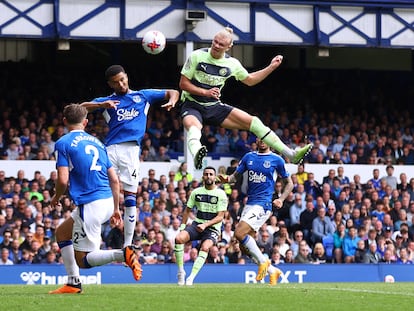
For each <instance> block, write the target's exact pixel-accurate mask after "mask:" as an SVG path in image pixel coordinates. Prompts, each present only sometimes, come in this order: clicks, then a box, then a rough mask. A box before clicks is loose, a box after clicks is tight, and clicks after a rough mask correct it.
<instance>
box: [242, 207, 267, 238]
mask: <svg viewBox="0 0 414 311" xmlns="http://www.w3.org/2000/svg"><path fill="white" fill-rule="evenodd" d="M271 215H272V211H266V212H265V211H264V210H263V207H261V206H260V205H245V206H244V208H243V211H242V214H241V217H240V221H244V222H245V223H247V224H248V225H249V226H250V227H251V228H252V229H253V230H254V231H256V232H257V231H259V229H260V227H261V226H262V225H263V224H264V223H265V222H266V221H267V220H268V219H269V217H270V216H271Z"/></svg>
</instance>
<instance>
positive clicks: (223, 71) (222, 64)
mask: <svg viewBox="0 0 414 311" xmlns="http://www.w3.org/2000/svg"><path fill="white" fill-rule="evenodd" d="M181 74H182V75H183V76H185V77H187V78H188V79H189V80H191V82H192V83H193V84H194V85H196V86H198V87H201V88H203V89H206V90H208V89H211V88H213V87H218V88H220V90H221V89H222V88H223V86H224V84H225V82H226V80H227V79H229V78H231V77H234V78H235V79H236V80H244V79H246V78H247V76H248V75H249V73H248V71H247V70H246V68H244V67H243V65H242V64H241V63H240V61H239V60H238V59H236V58H234V57H231V56H229V55H227V54H225V55H224V57H223V58H220V59H215V58H213V57H212V56H211V54H210V48H204V49H199V50H195V51H193V52H192V53H191V54H190V56H189V57H188V59H187V61H186V63H185V64H184V67H183V68H182V70H181ZM181 100H182V101H185V100H191V101H195V102H197V103H199V104H202V105H206V106H210V105H212V104H216V103H217V102H219V101H217V100H216V99H215V98H211V97H204V96H197V95H192V94H190V93H188V92H187V91H183V92H182V94H181Z"/></svg>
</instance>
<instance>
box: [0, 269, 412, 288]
mask: <svg viewBox="0 0 414 311" xmlns="http://www.w3.org/2000/svg"><path fill="white" fill-rule="evenodd" d="M279 268H280V269H282V271H283V274H282V276H281V278H280V279H279V283H281V284H283V283H314V282H384V281H385V278H386V276H388V277H387V279H389V276H390V275H391V276H392V278H391V279H392V280H395V282H413V281H414V269H413V266H412V265H399V264H391V265H388V264H340V265H338V264H320V265H315V264H293V265H292V264H289V265H288V264H285V265H279ZM185 270H186V272H187V274H189V273H190V270H191V265H185ZM256 271H257V266H256V265H253V264H247V265H237V264H231V265H223V264H206V265H205V266H204V267H203V268H202V269H201V270H200V273H199V274H198V275H197V278H196V281H195V282H196V283H246V284H247V283H256V280H255V277H256ZM176 274H177V267H176V265H175V264H160V265H144V266H143V277H142V279H141V281H140V282H139V283H166V284H168V283H176V281H177V279H176ZM81 279H82V283H83V284H128V283H136V282H135V280H134V279H133V277H132V273H131V271H130V269H129V268H128V267H125V266H123V265H121V264H112V265H106V266H101V267H95V268H92V269H81ZM65 282H66V273H65V269H64V266H63V265H40V264H39V265H37V264H36V265H11V266H0V284H17V285H24V284H27V285H54V284H64V283H65ZM262 282H268V277H266V278H265V279H264V280H263V281H262Z"/></svg>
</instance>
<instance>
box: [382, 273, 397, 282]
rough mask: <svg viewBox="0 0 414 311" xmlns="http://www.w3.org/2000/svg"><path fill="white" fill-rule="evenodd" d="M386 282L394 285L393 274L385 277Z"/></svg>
mask: <svg viewBox="0 0 414 311" xmlns="http://www.w3.org/2000/svg"><path fill="white" fill-rule="evenodd" d="M384 282H385V283H394V282H395V279H394V277H393V276H392V275H391V274H388V275H386V276H385V277H384Z"/></svg>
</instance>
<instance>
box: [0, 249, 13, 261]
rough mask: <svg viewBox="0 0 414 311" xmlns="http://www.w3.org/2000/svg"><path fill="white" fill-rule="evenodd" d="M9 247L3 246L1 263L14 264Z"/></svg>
mask: <svg viewBox="0 0 414 311" xmlns="http://www.w3.org/2000/svg"><path fill="white" fill-rule="evenodd" d="M9 254H10V252H9V249H8V248H2V249H1V255H0V265H13V261H11V260H10V259H9Z"/></svg>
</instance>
